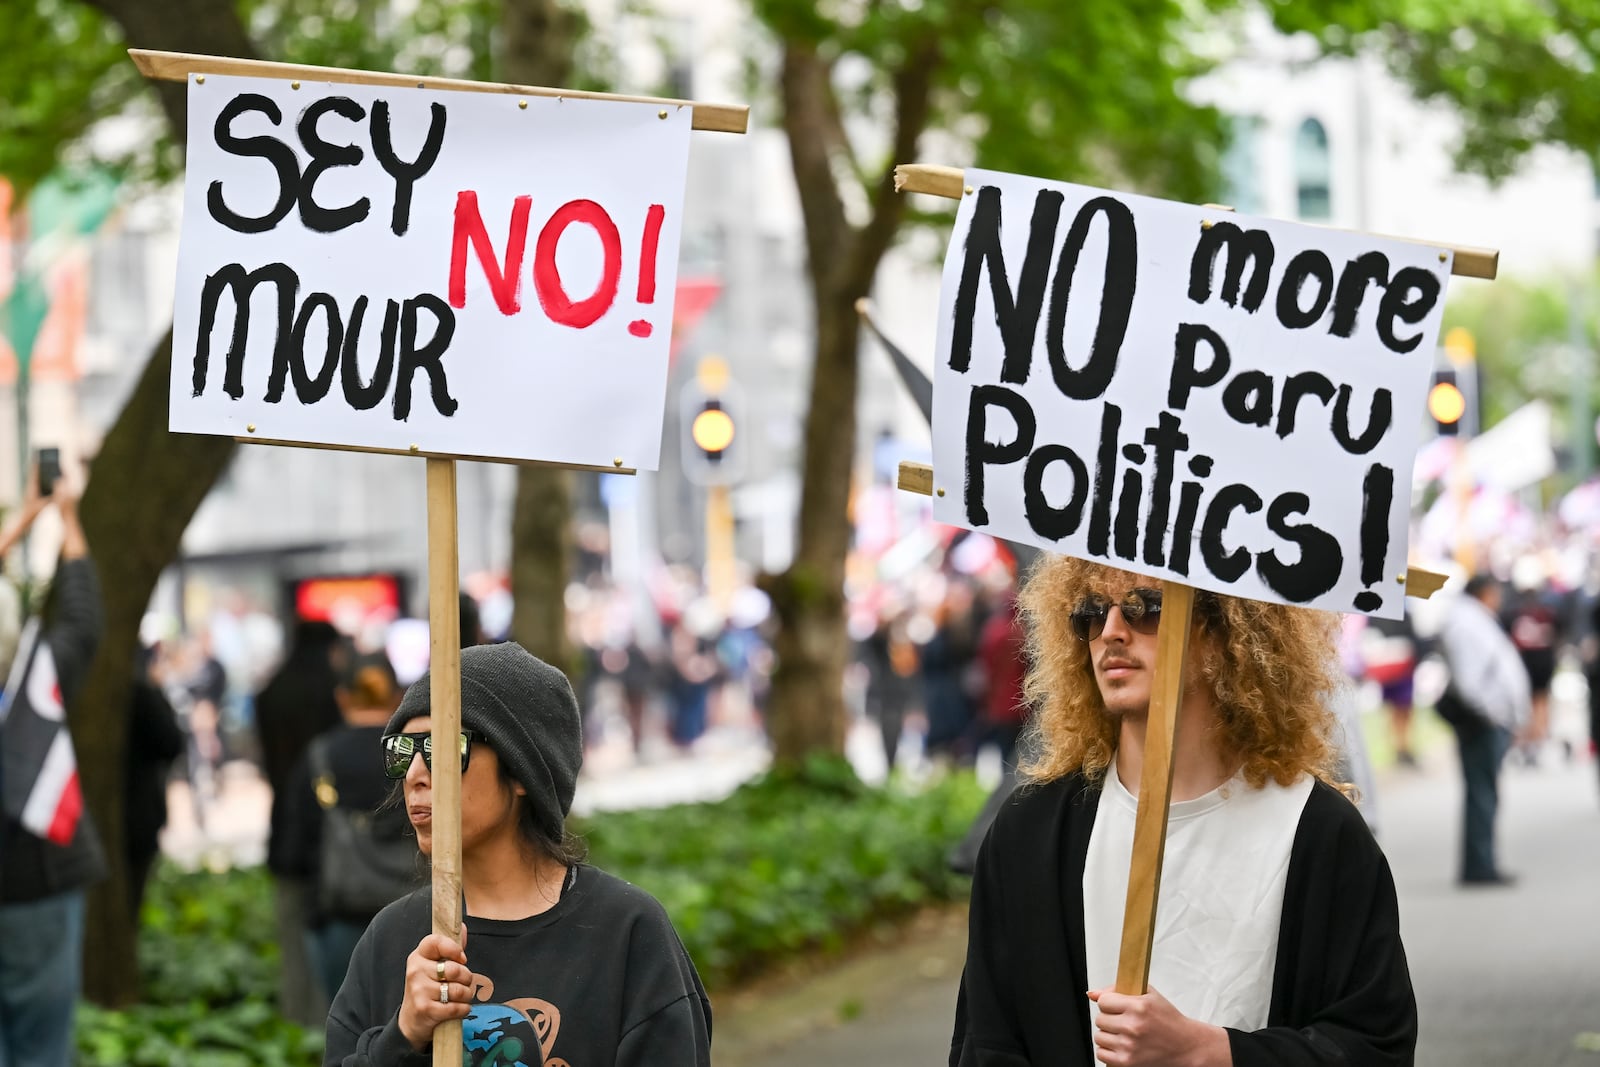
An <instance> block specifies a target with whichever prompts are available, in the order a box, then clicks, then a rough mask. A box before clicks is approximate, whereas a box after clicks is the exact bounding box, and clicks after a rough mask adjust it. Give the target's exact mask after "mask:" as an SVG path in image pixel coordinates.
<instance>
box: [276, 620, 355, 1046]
mask: <svg viewBox="0 0 1600 1067" xmlns="http://www.w3.org/2000/svg"><path fill="white" fill-rule="evenodd" d="M340 640H341V639H340V637H339V631H338V630H336V629H334V627H333V626H332V625H331V624H329V623H326V622H306V621H301V622H297V623H296V624H295V627H294V636H293V640H292V643H291V645H290V647H289V655H288V657H287V658H286V659H285V660H284V663H283V666H281V667H279V668H278V671H277V673H276V674H274V675H273V676H272V678H271V680H269V681H268V682H267V685H266V688H264V689H262V690H261V692H260V693H259V694H257V696H256V730H257V732H258V733H259V735H260V738H261V763H262V770H263V771H264V772H265V773H266V776H267V782H268V784H269V785H271V786H272V814H271V817H270V825H271V829H270V831H269V834H268V837H267V870H269V871H270V872H272V875H273V886H274V892H273V905H274V910H275V913H276V917H277V922H278V951H279V955H278V960H279V964H278V965H279V971H280V978H279V982H278V1006H279V1007H278V1010H279V1013H280V1014H282V1015H283V1017H284V1018H286V1019H288V1020H290V1021H291V1022H295V1023H299V1024H300V1025H301V1026H315V1025H317V1023H318V1022H319V1021H320V1020H321V1019H322V1018H323V1017H324V1016H326V1014H327V1001H326V999H324V998H322V997H319V996H318V995H317V989H318V986H317V983H316V981H315V979H314V976H313V974H312V972H311V964H310V961H309V959H308V957H307V954H306V944H307V937H308V936H309V931H310V920H311V905H310V900H309V896H308V887H307V885H306V882H305V879H304V878H303V877H301V876H299V875H297V874H295V873H294V871H293V869H292V868H291V867H290V865H289V864H288V863H287V861H286V858H285V851H286V849H287V848H288V841H289V837H288V830H287V827H286V826H285V825H284V821H285V819H286V817H287V815H288V805H287V804H286V803H285V801H286V798H287V796H288V786H289V775H290V773H291V772H292V771H293V770H294V767H295V764H296V763H297V762H299V760H300V757H301V756H303V755H304V754H305V750H306V746H307V745H309V744H311V741H312V739H313V738H315V737H316V736H318V735H319V734H322V733H325V732H327V731H328V730H331V729H333V728H334V727H336V726H338V725H339V723H340V721H341V719H340V715H339V703H338V700H337V698H336V697H335V695H334V691H335V690H336V689H337V688H338V686H339V670H340V665H341V664H342V663H343V660H344V656H345V655H346V653H345V651H344V649H343V648H341V647H340Z"/></svg>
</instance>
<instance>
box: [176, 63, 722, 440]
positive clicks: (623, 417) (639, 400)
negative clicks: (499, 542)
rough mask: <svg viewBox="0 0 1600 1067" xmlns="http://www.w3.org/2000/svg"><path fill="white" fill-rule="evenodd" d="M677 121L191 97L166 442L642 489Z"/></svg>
mask: <svg viewBox="0 0 1600 1067" xmlns="http://www.w3.org/2000/svg"><path fill="white" fill-rule="evenodd" d="M691 118H692V109H691V108H690V107H688V106H658V105H657V104H654V103H631V102H621V101H612V100H606V101H601V100H588V99H555V98H550V97H538V96H529V97H526V98H523V99H519V98H518V97H516V96H514V95H498V94H484V93H466V92H439V91H433V90H427V89H418V88H398V87H393V86H377V85H358V84H331V83H326V82H309V81H307V82H299V81H294V82H291V81H286V80H282V79H275V78H236V77H224V76H220V75H211V76H209V77H205V78H191V79H190V83H189V148H188V173H187V178H186V182H185V187H184V219H183V232H182V239H181V245H180V251H179V263H178V279H177V295H176V300H175V317H176V321H175V324H174V334H173V373H172V388H171V415H170V428H171V429H172V430H174V431H181V432H188V433H207V434H224V435H229V436H245V435H246V434H247V433H249V434H254V435H255V436H256V437H258V438H261V439H271V440H278V441H293V442H305V443H317V444H325V445H335V446H345V447H365V448H378V449H390V450H400V451H403V450H406V449H408V448H415V449H416V450H420V451H423V452H429V453H435V454H446V455H461V456H482V457H492V458H506V459H532V460H543V461H547V462H553V463H561V464H566V465H573V466H603V467H608V468H609V467H612V466H613V465H614V464H615V465H618V466H622V465H625V466H627V467H630V468H637V469H652V468H654V467H655V466H656V463H657V457H658V452H659V450H660V443H661V421H662V413H663V411H664V410H665V391H666V381H667V363H668V345H669V343H670V341H671V332H672V329H671V324H672V294H673V292H674V289H675V287H676V281H677V262H678V242H679V230H680V223H681V217H682V205H683V196H684V182H685V174H686V168H687V162H688V151H689V131H690V125H691Z"/></svg>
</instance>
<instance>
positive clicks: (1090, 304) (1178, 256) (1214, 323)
mask: <svg viewBox="0 0 1600 1067" xmlns="http://www.w3.org/2000/svg"><path fill="white" fill-rule="evenodd" d="M966 181H967V184H968V185H969V186H971V187H972V189H973V191H972V192H971V193H970V194H969V195H967V196H965V197H963V198H962V202H961V208H960V213H959V214H958V216H957V219H956V228H955V233H954V235H953V236H952V238H951V241H950V251H949V254H948V255H947V257H946V259H945V268H944V282H943V289H942V291H941V293H940V301H939V308H940V320H939V347H938V360H937V366H936V369H935V375H934V409H933V476H934V485H935V486H936V487H937V488H936V496H935V499H934V517H935V518H936V519H938V520H939V521H941V522H947V523H952V524H954V525H958V526H965V527H968V528H970V529H974V530H982V531H983V532H985V533H989V534H993V535H995V536H999V537H1003V538H1008V539H1010V540H1014V541H1021V542H1025V543H1028V544H1033V545H1038V546H1039V547H1041V548H1045V549H1050V550H1053V551H1056V552H1060V553H1064V554H1067V555H1071V556H1077V557H1081V558H1084V559H1093V560H1099V561H1102V562H1105V563H1107V564H1110V565H1113V566H1118V567H1122V568H1125V569H1128V570H1135V571H1140V572H1144V573H1149V574H1153V575H1156V576H1159V577H1164V578H1172V579H1175V580H1177V581H1181V582H1186V583H1188V584H1190V585H1192V586H1195V587H1196V588H1199V589H1208V590H1213V591H1215V592H1220V593H1228V594H1231V595H1234V596H1243V597H1250V598H1253V599H1258V600H1269V601H1275V602H1279V603H1289V604H1298V605H1303V606H1307V607H1315V608H1324V609H1328V610H1332V611H1359V612H1364V613H1367V614H1372V615H1379V616H1383V617H1388V618H1397V617H1399V616H1400V615H1401V614H1402V603H1403V599H1404V592H1405V587H1404V585H1403V579H1404V575H1405V573H1406V562H1407V559H1406V557H1407V544H1406V540H1407V535H1408V529H1407V527H1408V519H1409V507H1410V501H1411V464H1412V457H1413V456H1414V454H1415V453H1416V449H1417V442H1418V436H1419V434H1420V432H1421V430H1420V427H1421V422H1422V419H1421V412H1422V407H1423V397H1424V394H1425V392H1426V389H1427V385H1428V380H1429V374H1430V371H1431V369H1432V366H1433V358H1434V348H1435V342H1436V338H1437V334H1438V329H1439V320H1440V317H1441V315H1442V312H1443V304H1444V292H1445V284H1446V282H1447V281H1448V279H1449V276H1450V268H1451V262H1450V258H1451V257H1450V254H1449V252H1448V251H1447V250H1441V249H1438V248H1435V247H1431V246H1426V245H1419V244H1412V243H1408V242H1401V241H1394V240H1388V239H1382V238H1375V237H1371V236H1367V235H1363V234H1355V233H1344V232H1340V231H1335V230H1326V229H1321V228H1317V227H1311V226H1304V225H1299V224H1295V223H1288V222H1281V221H1276V220H1271V219H1261V218H1252V217H1250V216H1244V215H1237V216H1236V215H1233V214H1231V213H1229V212H1225V211H1217V210H1214V209H1204V208H1199V207H1194V206H1192V205H1187V204H1177V203H1172V202H1169V201H1164V200H1155V199H1151V198H1149V197H1142V196H1131V195H1125V194H1122V193H1112V192H1106V191H1104V190H1100V189H1090V188H1085V187H1083V186H1077V185H1068V184H1063V183H1058V182H1046V181H1040V180H1038V179H1034V178H1025V177H1018V176H1014V175H1007V174H997V173H994V172H989V171H979V170H971V169H969V170H968V171H967V172H966ZM939 493H942V495H937V494H939Z"/></svg>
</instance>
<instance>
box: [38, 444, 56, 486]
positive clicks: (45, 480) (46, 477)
mask: <svg viewBox="0 0 1600 1067" xmlns="http://www.w3.org/2000/svg"><path fill="white" fill-rule="evenodd" d="M38 463H39V495H40V496H41V497H47V496H49V495H51V494H52V493H54V492H55V491H56V482H57V481H58V480H59V479H60V477H61V449H59V448H41V449H39V458H38Z"/></svg>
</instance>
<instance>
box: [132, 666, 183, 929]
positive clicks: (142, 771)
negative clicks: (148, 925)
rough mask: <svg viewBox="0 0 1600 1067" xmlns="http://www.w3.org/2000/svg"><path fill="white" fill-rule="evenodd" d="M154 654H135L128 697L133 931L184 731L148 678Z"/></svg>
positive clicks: (164, 819)
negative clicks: (169, 778)
mask: <svg viewBox="0 0 1600 1067" xmlns="http://www.w3.org/2000/svg"><path fill="white" fill-rule="evenodd" d="M156 652H157V650H156V649H154V648H148V649H140V650H139V654H138V662H137V663H136V664H135V668H134V678H133V692H132V693H131V694H130V695H129V716H128V765H127V782H126V783H125V787H126V797H127V799H126V802H125V803H126V806H125V808H124V809H123V824H122V835H123V842H122V843H123V854H124V855H126V856H127V858H128V906H129V907H130V909H131V910H132V915H133V921H134V923H135V925H137V924H138V922H139V912H140V909H141V908H142V907H143V906H144V891H145V886H146V885H147V884H148V883H149V881H150V868H151V867H152V866H153V865H154V863H155V859H156V856H157V855H159V854H160V852H161V828H162V827H163V826H165V825H166V824H167V779H168V777H169V776H170V774H171V772H172V764H173V763H174V762H175V761H176V760H177V758H178V757H179V756H181V755H183V749H184V737H183V727H181V726H179V725H178V713H177V712H176V711H174V710H173V708H172V704H171V702H170V701H168V700H167V695H166V693H164V692H162V690H161V687H160V686H158V685H156V684H155V682H154V681H153V680H152V679H151V677H150V664H151V661H152V660H153V659H154V658H155V656H156Z"/></svg>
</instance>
